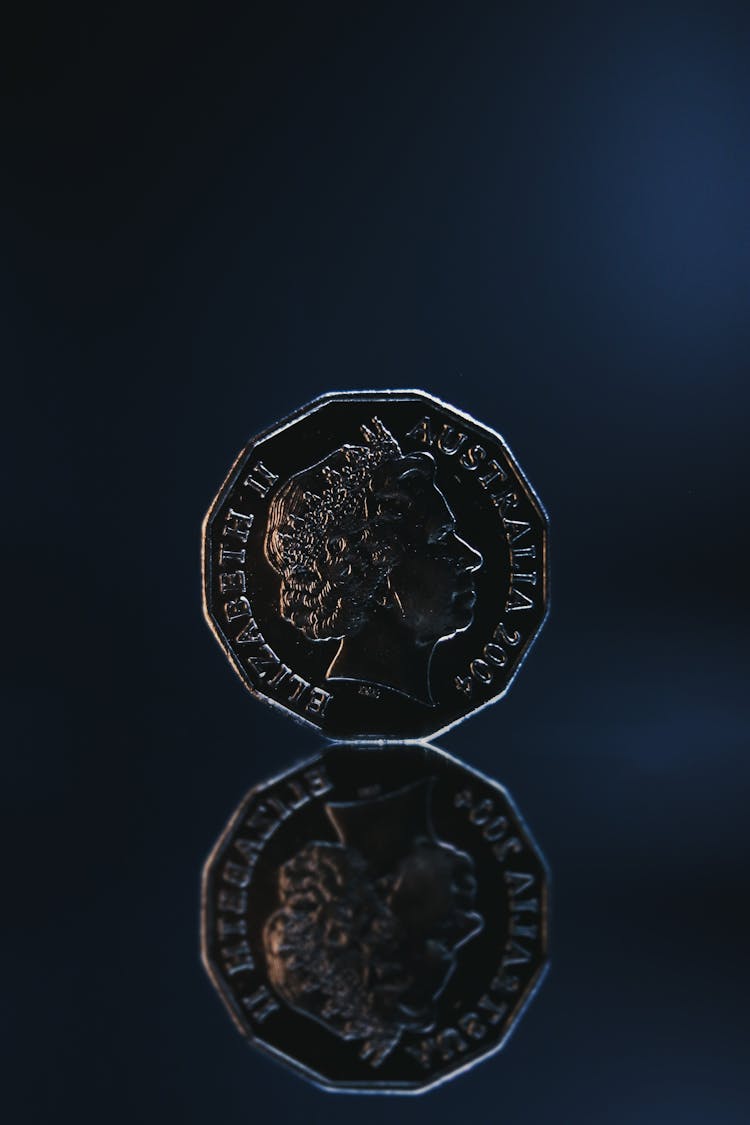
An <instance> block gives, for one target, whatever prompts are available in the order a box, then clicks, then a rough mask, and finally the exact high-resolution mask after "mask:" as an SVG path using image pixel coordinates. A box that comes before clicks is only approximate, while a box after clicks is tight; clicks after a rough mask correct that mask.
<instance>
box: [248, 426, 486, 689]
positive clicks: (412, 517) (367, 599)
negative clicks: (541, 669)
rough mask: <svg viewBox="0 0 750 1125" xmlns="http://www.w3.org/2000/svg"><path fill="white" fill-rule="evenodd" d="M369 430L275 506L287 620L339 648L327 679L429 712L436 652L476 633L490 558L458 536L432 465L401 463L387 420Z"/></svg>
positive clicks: (424, 457) (277, 561) (272, 517)
mask: <svg viewBox="0 0 750 1125" xmlns="http://www.w3.org/2000/svg"><path fill="white" fill-rule="evenodd" d="M360 432H361V434H362V438H363V444H362V445H348V444H347V445H342V446H341V447H340V448H338V449H336V450H334V451H333V452H332V453H330V454H329V455H328V456H327V457H325V458H324V459H323V460H322V461H319V462H318V463H317V464H314V465H312V466H310V467H309V468H306V469H304V470H302V471H301V472H299V473H297V474H295V475H294V476H292V477H290V479H289V480H288V481H287V482H286V484H285V485H283V486H282V487H281V488H280V489H279V491H278V492H277V493H276V495H275V497H274V499H273V500H272V502H271V505H270V509H269V514H268V523H267V528H266V537H265V554H266V558H267V559H268V561H269V563H270V564H271V566H272V567H273V568H274V570H275V571H276V572H277V574H278V575H279V576H280V578H281V583H280V591H279V605H280V612H281V616H282V617H283V618H284V619H285V620H286V621H288V622H289V623H290V624H292V625H294V626H295V628H297V629H299V631H300V632H301V633H303V634H304V636H305V637H307V639H308V640H311V641H329V640H339V641H340V642H341V645H340V647H339V651H338V653H337V654H336V656H335V657H334V659H333V661H332V662H331V665H330V667H329V669H328V673H327V676H328V678H329V679H348V680H360V681H363V682H368V683H374V684H380V685H382V686H385V687H389V688H392V689H393V690H396V691H399V692H401V693H403V694H407V695H411V696H413V697H414V698H416V699H419V700H420V701H422V702H425V703H428V704H431V703H432V700H431V695H430V688H429V660H430V656H431V653H432V649H433V648H434V646H435V644H436V643H437V642H438V641H439V640H440V639H442V638H445V637H448V636H452V635H454V634H455V633H456V632H459V631H461V630H463V629H465V628H467V627H468V625H469V624H470V623H471V620H472V619H473V615H472V608H473V603H474V588H473V583H472V582H471V580H470V579H469V578H468V575H470V573H471V572H473V571H475V570H476V569H478V567H479V566H480V565H481V561H482V560H481V556H480V555H479V554H478V552H476V551H474V550H473V549H472V548H471V547H469V545H468V544H467V543H465V542H464V541H463V540H461V539H459V538H458V537H457V536H456V534H455V521H454V518H453V513H452V512H451V511H450V509H449V507H448V505H447V503H446V501H445V497H444V496H443V495H442V493H441V492H440V490H439V489H438V488H437V485H436V484H435V470H436V466H435V461H434V458H433V457H432V455H431V454H429V453H424V452H417V453H411V454H404V453H403V452H402V451H401V448H400V446H399V444H398V442H397V441H396V439H395V438H394V437H393V435H392V434H391V433H390V432H389V430H388V429H387V428H386V427H385V426H384V425H383V423H382V422H381V421H380V419H378V418H373V419H372V421H371V423H370V425H362V426H360ZM420 649H421V650H423V651H422V653H421V658H417V659H416V661H415V660H414V659H412V658H413V657H414V652H415V651H416V650H420ZM409 659H411V660H412V663H411V666H409V665H408V661H409Z"/></svg>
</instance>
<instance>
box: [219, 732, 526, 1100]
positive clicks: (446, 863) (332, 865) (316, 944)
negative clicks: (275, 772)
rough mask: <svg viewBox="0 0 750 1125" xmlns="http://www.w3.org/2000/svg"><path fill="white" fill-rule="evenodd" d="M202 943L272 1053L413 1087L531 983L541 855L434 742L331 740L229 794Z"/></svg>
mask: <svg viewBox="0 0 750 1125" xmlns="http://www.w3.org/2000/svg"><path fill="white" fill-rule="evenodd" d="M202 943H203V958H204V963H205V965H206V968H207V969H208V972H209V974H210V976H211V978H212V980H213V982H214V984H215V986H216V988H217V989H218V991H219V993H220V995H221V997H222V999H223V1000H224V1003H225V1004H226V1006H227V1008H228V1009H229V1012H230V1013H231V1015H232V1018H233V1019H234V1021H235V1023H236V1024H237V1026H238V1027H239V1029H240V1030H241V1031H242V1032H243V1033H244V1034H245V1035H246V1036H247V1037H248V1039H249V1040H250V1041H251V1042H252V1043H254V1044H255V1045H257V1046H258V1047H261V1048H263V1049H264V1050H266V1051H267V1052H269V1053H270V1054H271V1055H272V1056H273V1057H274V1058H275V1059H277V1060H279V1061H281V1062H284V1063H286V1064H288V1065H289V1066H290V1067H291V1068H292V1069H293V1070H295V1071H296V1072H298V1073H299V1074H302V1075H304V1076H305V1077H306V1078H308V1079H310V1080H312V1081H313V1082H315V1083H316V1084H318V1085H320V1086H323V1087H325V1088H327V1089H334V1090H353V1091H356V1090H361V1091H370V1092H378V1091H380V1092H385V1093H388V1092H399V1091H400V1092H405V1093H410V1092H411V1093H418V1092H421V1091H423V1090H426V1089H429V1088H430V1087H432V1086H434V1085H436V1084H437V1083H439V1082H442V1081H444V1080H445V1079H447V1078H449V1077H451V1076H453V1075H455V1074H457V1073H459V1072H460V1071H462V1070H465V1069H467V1068H469V1067H471V1066H473V1065H475V1064H476V1063H478V1062H479V1061H480V1060H482V1059H484V1058H486V1057H487V1056H489V1055H491V1054H493V1053H494V1052H496V1051H497V1050H498V1049H499V1048H500V1047H501V1046H502V1045H503V1043H504V1042H505V1040H506V1039H507V1036H508V1034H509V1032H510V1031H511V1029H512V1028H513V1027H514V1025H515V1023H516V1022H517V1020H518V1017H519V1015H520V1013H521V1011H522V1009H523V1008H524V1006H525V1005H526V1003H527V1001H528V1000H529V998H530V997H531V995H532V994H533V992H534V991H535V989H536V988H537V986H538V984H539V982H540V980H541V978H542V975H543V973H544V969H545V966H546V955H547V879H546V874H545V866H544V861H543V859H542V857H541V855H540V853H539V851H538V849H537V847H536V845H535V844H534V842H533V840H532V839H531V836H530V835H529V832H528V830H527V829H526V827H525V826H524V824H523V822H522V821H521V818H520V816H519V814H518V812H517V811H516V809H515V808H514V806H513V804H512V802H511V800H510V798H509V797H508V794H507V793H506V792H505V791H504V790H503V789H502V788H501V787H500V786H499V785H497V784H496V783H495V782H493V781H490V780H489V779H488V778H486V777H484V776H482V775H481V774H478V773H476V772H475V771H474V770H471V769H469V768H468V767H466V766H465V765H462V764H461V763H460V762H458V761H456V760H455V759H453V758H451V757H449V756H448V755H447V754H445V753H443V752H442V751H439V750H437V749H435V748H434V747H429V746H426V745H423V744H422V745H411V746H399V747H390V748H380V749H373V748H366V747H362V746H361V744H360V745H359V746H349V747H348V746H345V745H342V744H338V745H336V744H333V745H331V746H330V748H329V749H328V750H327V751H326V752H325V753H324V754H322V755H321V756H319V757H318V758H316V759H314V760H312V761H310V762H307V763H306V764H304V765H301V766H297V767H296V768H294V769H292V770H290V771H289V772H288V773H286V774H284V775H282V776H280V777H278V778H276V779H275V780H273V781H270V782H267V783H266V784H264V785H261V786H259V787H258V788H257V789H254V790H253V791H252V792H251V793H249V794H248V795H247V797H245V799H244V800H243V802H242V804H241V805H240V807H239V808H238V809H237V811H236V813H235V814H234V816H233V817H232V819H231V821H230V823H229V825H228V826H227V828H226V830H225V832H224V833H223V835H222V837H221V839H220V840H219V842H218V844H217V845H216V848H215V849H214V851H213V853H212V855H211V856H210V858H209V860H208V862H207V864H206V867H205V871H204V879H203V915H202Z"/></svg>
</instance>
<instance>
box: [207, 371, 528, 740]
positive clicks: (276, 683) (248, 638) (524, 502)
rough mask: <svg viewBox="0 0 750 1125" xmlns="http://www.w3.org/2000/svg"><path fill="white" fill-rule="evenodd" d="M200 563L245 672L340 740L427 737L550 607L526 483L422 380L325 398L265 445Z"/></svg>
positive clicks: (477, 698) (462, 709) (519, 655)
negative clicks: (421, 387)
mask: <svg viewBox="0 0 750 1125" xmlns="http://www.w3.org/2000/svg"><path fill="white" fill-rule="evenodd" d="M203 558H204V605H205V612H206V616H207V619H208V621H209V624H210V625H211V627H212V629H213V631H214V633H215V635H216V637H217V639H218V640H219V643H220V644H221V646H222V648H223V649H224V652H225V653H226V655H227V656H228V657H229V659H230V660H231V662H232V664H233V665H234V667H235V669H236V670H237V672H238V673H239V675H240V677H241V679H242V681H243V683H244V684H245V685H246V686H247V687H248V688H249V689H250V690H251V691H252V692H253V694H254V695H256V696H257V697H259V698H261V699H263V700H265V701H266V702H268V703H271V704H273V705H274V706H276V707H279V708H281V709H282V710H283V711H285V712H286V713H288V714H291V715H293V716H294V717H295V718H297V719H300V720H302V721H306V722H308V723H310V724H312V725H313V726H316V727H318V728H319V729H320V730H322V731H323V733H324V734H326V735H328V736H330V737H332V738H340V739H347V738H349V739H372V740H375V741H377V740H384V741H385V740H388V741H400V740H411V739H415V738H427V737H431V736H432V735H434V734H435V733H436V732H438V731H443V730H446V729H447V728H449V727H450V726H452V725H453V724H454V723H456V722H458V721H460V720H461V719H463V718H464V717H465V716H467V715H469V714H471V713H472V712H473V711H475V710H477V709H478V708H480V707H483V706H485V705H486V704H487V703H490V702H492V701H494V700H496V699H499V698H500V697H501V696H502V695H503V694H504V693H505V692H506V691H507V689H508V687H509V685H510V683H511V681H512V679H513V677H514V676H515V674H516V672H517V671H518V669H519V667H520V665H521V662H522V661H523V659H524V657H525V656H526V654H527V653H528V651H529V648H530V646H531V644H532V643H533V641H534V639H535V637H536V635H537V633H538V632H539V629H540V628H541V625H542V623H543V621H544V618H545V615H546V612H547V601H548V596H547V591H548V583H547V522H546V516H545V513H544V509H543V508H542V506H541V504H540V502H539V500H538V499H537V497H536V495H535V494H534V492H533V490H532V488H531V486H530V485H529V482H528V481H527V479H526V477H525V475H524V474H523V472H522V471H521V469H520V467H519V465H518V463H517V461H516V460H515V458H514V457H513V455H512V454H511V452H510V450H509V449H508V446H507V445H506V443H505V442H504V441H503V439H502V438H501V437H500V436H499V435H498V434H496V433H494V432H493V431H492V430H490V429H488V428H487V427H486V426H483V425H481V424H480V423H479V422H476V421H475V420H474V419H472V418H470V417H469V416H468V415H466V414H463V413H461V412H460V411H457V410H456V409H454V408H453V407H449V406H447V405H446V404H445V403H442V402H439V401H438V400H437V399H435V398H433V397H432V396H431V395H428V394H426V393H425V392H423V391H371V392H352V393H334V394H330V395H324V396H323V397H322V398H319V399H316V400H315V401H314V402H312V403H310V405H309V406H306V407H304V408H303V409H302V410H300V411H299V412H298V413H297V414H294V415H292V417H290V418H287V419H286V420H285V421H284V422H282V423H280V424H279V425H278V426H276V427H274V428H273V429H271V430H269V431H267V432H266V433H263V434H261V435H260V436H258V437H256V438H254V439H253V440H252V441H251V442H250V443H249V444H248V446H247V447H246V449H245V450H244V451H243V452H242V453H241V455H240V457H239V458H238V460H237V462H236V463H235V465H234V467H233V468H232V470H231V472H230V474H229V476H228V478H227V480H226V482H225V483H224V485H223V486H222V488H221V490H220V492H219V494H218V496H217V497H216V500H215V501H214V503H213V505H212V506H211V509H210V511H209V513H208V515H207V517H206V521H205V527H204V556H203Z"/></svg>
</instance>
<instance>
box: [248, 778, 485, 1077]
mask: <svg viewBox="0 0 750 1125" xmlns="http://www.w3.org/2000/svg"><path fill="white" fill-rule="evenodd" d="M431 792H432V780H431V779H430V780H428V781H420V782H417V783H415V784H413V785H411V786H407V787H406V788H404V789H402V790H399V791H398V792H397V793H395V794H390V795H388V796H386V797H381V798H379V799H374V800H369V801H354V802H351V803H347V804H330V805H328V806H326V812H327V814H328V817H329V819H330V820H331V822H332V824H333V825H334V827H335V828H336V832H337V835H338V838H339V842H338V843H328V842H320V841H318V842H311V843H309V844H307V845H306V846H305V847H304V848H302V849H301V851H299V852H298V853H297V854H296V855H295V856H293V858H291V859H290V860H289V861H288V862H286V863H285V864H283V866H282V867H281V868H280V870H279V873H278V897H279V907H278V909H277V910H276V911H275V912H274V913H273V914H272V915H271V917H270V918H269V919H268V921H267V922H266V925H265V928H264V933H263V941H264V948H265V956H266V966H267V970H268V977H269V981H270V982H271V984H272V986H273V988H274V989H275V990H276V992H277V993H278V994H279V995H280V996H281V997H282V998H283V999H284V1000H285V1001H286V1003H288V1004H289V1005H290V1006H291V1007H292V1008H294V1009H295V1010H297V1011H299V1012H302V1013H304V1014H305V1015H307V1016H310V1017H311V1018H313V1019H315V1020H317V1021H318V1022H320V1023H321V1024H323V1025H324V1026H325V1027H326V1028H328V1030H330V1031H332V1032H334V1034H336V1035H337V1036H339V1037H340V1038H342V1039H345V1040H355V1041H356V1040H362V1045H361V1048H360V1053H362V1054H363V1056H364V1057H368V1058H369V1059H370V1061H371V1063H372V1064H373V1065H379V1064H380V1063H381V1062H382V1061H383V1060H384V1059H385V1058H387V1057H388V1055H389V1054H390V1053H391V1051H392V1050H393V1048H394V1047H395V1046H396V1044H397V1043H398V1042H399V1039H400V1038H401V1036H402V1034H403V1033H404V1032H405V1031H415V1032H425V1031H429V1030H430V1029H431V1028H432V1027H433V1026H434V1023H435V1005H436V1001H437V1000H438V998H439V996H440V995H441V993H442V992H443V990H444V989H445V986H446V984H447V983H448V980H449V979H450V977H451V975H452V973H453V971H454V969H455V966H456V952H457V950H458V949H459V947H461V946H462V945H464V944H465V943H466V942H467V941H469V940H470V939H471V938H472V937H474V936H475V935H476V934H477V933H479V931H480V930H481V928H482V924H483V923H482V919H481V918H480V916H479V915H478V914H476V913H474V912H473V909H472V908H473V906H474V900H475V894H476V883H475V878H474V864H473V861H472V860H471V858H470V857H469V856H468V855H466V854H465V853H464V852H461V851H458V850H457V849H456V848H453V847H451V846H450V845H449V844H447V843H445V842H443V841H440V840H438V839H436V837H435V835H434V832H433V829H432V824H431V817H430V799H431Z"/></svg>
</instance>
